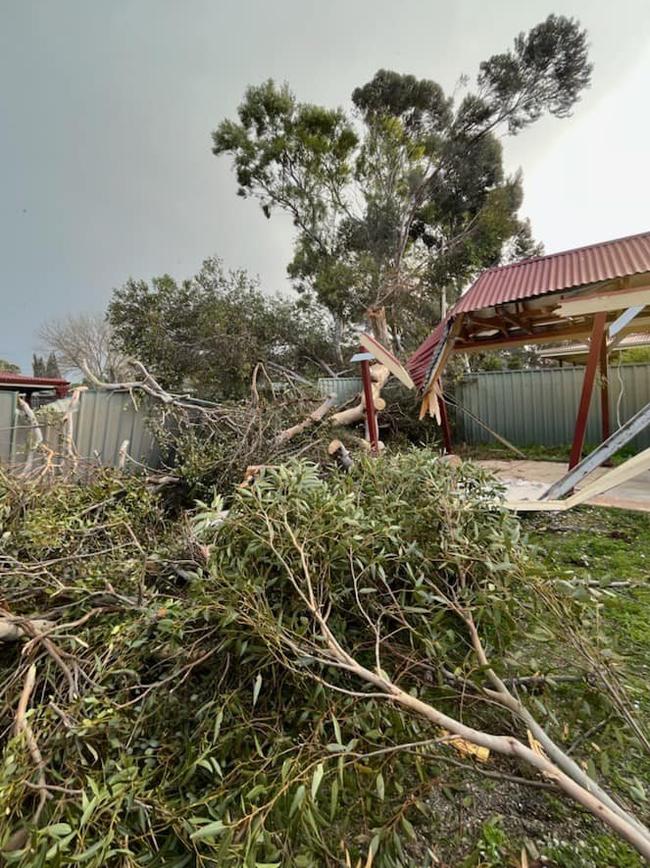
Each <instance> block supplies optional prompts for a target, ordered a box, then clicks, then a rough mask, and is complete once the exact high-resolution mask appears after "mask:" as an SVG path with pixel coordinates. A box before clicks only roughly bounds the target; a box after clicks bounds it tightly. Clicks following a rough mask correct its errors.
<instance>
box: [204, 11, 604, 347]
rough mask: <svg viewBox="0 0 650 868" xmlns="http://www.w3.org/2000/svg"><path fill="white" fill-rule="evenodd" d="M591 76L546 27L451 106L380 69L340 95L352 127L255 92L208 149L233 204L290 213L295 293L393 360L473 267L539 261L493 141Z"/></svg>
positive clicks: (273, 94)
mask: <svg viewBox="0 0 650 868" xmlns="http://www.w3.org/2000/svg"><path fill="white" fill-rule="evenodd" d="M590 75H591V66H590V64H589V63H588V57H587V37H586V33H585V31H584V30H582V29H581V28H580V26H579V24H578V23H577V22H576V21H574V20H573V19H569V18H565V17H563V16H556V15H550V16H549V17H548V18H547V19H546V21H544V22H542V23H541V24H538V25H537V26H536V27H534V28H533V29H532V30H530V31H529V32H528V33H527V34H524V33H522V34H520V35H519V36H518V37H517V38H516V39H515V41H514V45H513V48H512V50H510V51H507V52H504V53H502V54H497V55H494V56H493V57H491V58H490V59H489V60H487V61H484V62H483V63H482V64H481V66H480V70H479V74H478V77H477V87H476V90H475V91H474V92H468V93H467V94H466V95H465V96H464V97H463V98H462V99H461V100H460V101H459V102H457V103H455V102H454V99H453V98H452V97H448V96H447V95H445V93H444V91H443V89H442V88H441V87H440V85H438V84H436V83H435V82H433V81H429V80H425V79H422V80H419V79H416V78H415V77H414V76H412V75H401V74H398V73H396V72H391V71H388V70H380V71H379V72H378V73H377V74H376V75H375V77H374V78H373V79H372V80H371V81H370V82H368V83H367V84H365V85H363V86H362V87H358V88H356V89H355V90H354V92H353V94H352V101H353V103H354V107H355V117H354V119H350V118H349V117H348V116H347V115H346V114H345V113H344V112H343V111H342V110H341V109H328V108H324V107H322V106H316V105H311V104H308V103H300V102H298V101H297V99H296V97H295V96H294V94H293V93H292V92H291V91H290V90H289V88H288V86H287V85H284V86H282V87H278V86H277V85H276V84H274V82H273V81H270V80H269V81H267V82H265V83H264V84H262V85H260V86H257V87H250V88H249V89H248V90H247V91H246V94H245V97H244V99H243V101H242V103H241V105H240V106H239V109H238V115H239V117H238V120H237V121H232V120H224V121H222V122H221V123H220V124H219V126H218V128H217V130H216V131H215V132H214V134H213V142H214V147H213V151H214V153H215V154H217V155H219V154H230V155H231V157H232V159H233V164H234V168H235V170H236V174H237V181H238V184H239V189H238V193H239V195H240V196H244V197H246V196H253V197H255V198H256V199H257V200H258V201H259V203H260V205H261V208H262V210H263V212H264V213H265V215H266V216H267V217H270V216H271V213H272V211H273V210H274V209H278V208H279V209H281V210H283V211H285V212H288V213H289V214H290V215H291V217H292V219H293V223H294V226H295V228H296V237H295V246H294V256H293V259H292V261H291V263H290V264H289V267H288V271H289V275H290V276H291V278H293V280H294V281H295V284H296V286H297V288H298V289H300V290H309V291H313V292H314V293H315V294H316V296H317V298H318V300H319V301H320V302H321V303H322V304H323V305H325V306H326V307H327V308H328V309H329V310H330V311H331V312H332V313H333V314H334V316H335V317H336V318H337V319H338V320H340V321H342V322H345V323H350V322H355V321H359V320H360V319H362V318H365V319H366V320H368V321H369V322H370V324H371V325H372V327H373V330H374V333H375V335H376V336H377V337H378V338H379V339H380V340H381V341H382V342H386V341H387V339H388V337H389V333H390V337H391V338H392V340H393V343H394V345H395V346H396V347H397V348H399V345H400V338H402V337H405V338H406V339H407V340H409V342H411V341H412V342H415V341H416V340H417V339H418V338H419V334H417V331H418V326H417V325H416V327H415V333H414V334H411V332H413V330H414V328H413V325H412V323H413V320H415V322H416V323H417V321H418V320H420V321H422V320H423V319H424V320H426V326H429V325H430V322H431V321H432V320H433V319H435V318H437V317H438V316H439V315H440V313H441V307H442V306H443V304H444V302H443V298H444V296H446V301H453V299H454V297H455V296H456V295H457V294H458V292H459V291H460V289H461V287H462V286H463V285H464V284H465V283H466V282H467V280H468V279H470V278H471V277H472V276H473V275H474V274H475V273H476V272H477V271H479V270H480V269H482V268H485V267H486V266H490V265H495V264H498V263H499V262H500V261H502V260H503V258H504V257H506V258H507V257H509V256H510V257H514V258H517V257H521V256H523V255H531V254H533V253H535V252H538V249H539V248H538V247H536V246H535V244H534V242H533V240H532V236H531V232H530V227H529V226H528V223H527V222H526V221H524V220H522V219H521V218H520V217H519V216H518V211H519V208H520V205H521V201H522V184H521V176H520V175H519V174H517V175H515V176H513V177H507V176H506V175H505V173H504V170H503V159H502V148H501V144H500V142H499V139H498V135H500V134H506V135H516V134H517V133H519V132H520V131H521V130H523V129H524V128H526V127H527V126H529V125H530V124H531V123H534V122H535V121H536V120H538V119H539V118H540V117H541V116H542V115H544V114H551V115H554V116H556V117H566V116H568V115H569V114H570V111H571V109H572V107H573V106H574V105H575V103H576V102H577V100H578V99H579V97H580V94H581V92H582V90H583V89H584V88H585V87H587V85H588V84H589V80H590Z"/></svg>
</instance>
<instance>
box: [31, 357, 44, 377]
mask: <svg viewBox="0 0 650 868" xmlns="http://www.w3.org/2000/svg"><path fill="white" fill-rule="evenodd" d="M32 374H33V375H34V376H35V377H44V376H45V359H44V358H43V356H38V355H36V353H34V354H33V355H32Z"/></svg>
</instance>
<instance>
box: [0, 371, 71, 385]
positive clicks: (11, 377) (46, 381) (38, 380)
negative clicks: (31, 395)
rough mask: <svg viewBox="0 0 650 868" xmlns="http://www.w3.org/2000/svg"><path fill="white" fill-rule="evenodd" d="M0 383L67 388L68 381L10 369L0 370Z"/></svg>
mask: <svg viewBox="0 0 650 868" xmlns="http://www.w3.org/2000/svg"><path fill="white" fill-rule="evenodd" d="M0 384H5V385H8V386H16V387H17V388H20V386H24V387H27V388H31V389H33V388H38V387H39V386H40V387H42V388H55V387H58V388H61V387H65V388H67V387H68V386H69V385H70V383H69V382H68V381H67V380H63V379H61V378H60V377H28V376H27V375H26V374H14V373H12V372H11V371H0Z"/></svg>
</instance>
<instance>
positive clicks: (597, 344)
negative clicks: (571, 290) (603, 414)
mask: <svg viewBox="0 0 650 868" xmlns="http://www.w3.org/2000/svg"><path fill="white" fill-rule="evenodd" d="M606 324H607V313H606V312H604V311H603V312H602V313H597V314H596V315H595V316H594V325H593V328H592V330H591V342H590V344H589V355H588V357H587V366H586V368H585V376H584V379H583V381H582V394H581V395H580V406H579V408H578V416H577V418H576V428H575V433H574V435H573V445H572V446H571V455H570V457H569V470H571V468H572V467H575V466H576V464H578V463H579V461H580V458H581V457H582V447H583V446H584V444H585V432H586V430H587V417H588V415H589V404H590V403H591V393H592V392H593V389H594V380H595V379H596V370H597V368H598V360H599V358H600V353H601V347H602V342H603V337H604V335H605V325H606Z"/></svg>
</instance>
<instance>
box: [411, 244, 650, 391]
mask: <svg viewBox="0 0 650 868" xmlns="http://www.w3.org/2000/svg"><path fill="white" fill-rule="evenodd" d="M644 271H650V232H641V233H640V234H639V235H628V236H627V237H626V238H617V239H615V240H613V241H603V242H601V243H600V244H590V245H589V246H587V247H577V248H575V249H574V250H563V251H561V252H560V253H551V254H549V255H548V256H537V257H535V258H533V259H524V260H522V261H521V262H515V263H512V264H511V265H502V266H500V267H496V268H488V269H487V270H486V271H484V272H482V273H481V274H480V275H479V277H478V278H477V279H476V280H475V281H474V283H473V284H472V286H471V287H470V288H469V289H468V291H467V292H466V293H465V294H464V295H463V296H461V298H459V299H458V301H457V302H456V304H455V305H454V307H453V308H452V309H451V311H450V312H449V315H448V316H450V317H451V316H454V315H456V314H458V313H470V312H472V311H477V310H482V309H484V308H487V307H494V305H496V304H505V303H507V302H512V301H522V300H524V299H528V298H535V297H537V296H540V295H546V294H548V293H551V292H561V291H562V290H566V289H571V288H575V287H579V286H586V285H588V284H591V283H600V282H601V281H604V280H612V279H614V278H617V277H629V276H631V275H633V274H641V273H643V272H644ZM441 336H442V328H441V324H438V326H436V328H435V329H434V331H433V332H432V333H431V334H430V335H429V337H428V338H427V339H426V340H425V341H424V343H422V344H421V345H420V346H419V347H418V349H417V350H416V351H415V352H414V353H413V355H412V356H411V358H410V359H409V361H408V369H409V373H410V374H411V376H412V377H413V380H414V381H415V383H416V385H417V386H419V387H422V386H423V385H424V382H423V381H424V378H425V376H426V373H427V369H428V367H429V364H430V361H431V358H432V356H433V353H434V350H435V347H436V345H437V343H438V341H439V340H440V338H441Z"/></svg>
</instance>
